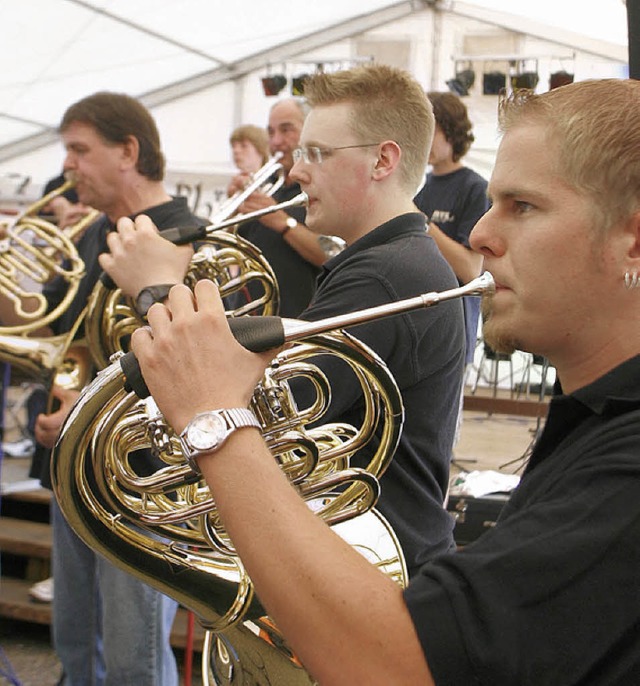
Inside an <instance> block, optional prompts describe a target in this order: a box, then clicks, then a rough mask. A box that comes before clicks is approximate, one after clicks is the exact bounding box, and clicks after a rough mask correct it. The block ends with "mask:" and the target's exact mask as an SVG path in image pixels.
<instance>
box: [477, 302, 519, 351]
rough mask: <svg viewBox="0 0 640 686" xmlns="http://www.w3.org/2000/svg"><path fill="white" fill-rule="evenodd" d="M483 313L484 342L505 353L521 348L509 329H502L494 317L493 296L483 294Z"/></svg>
mask: <svg viewBox="0 0 640 686" xmlns="http://www.w3.org/2000/svg"><path fill="white" fill-rule="evenodd" d="M481 313H482V338H483V339H484V342H485V343H486V344H487V345H488V346H489V347H490V348H491V349H492V350H494V351H495V352H497V353H502V354H504V355H513V353H514V352H515V351H516V350H518V349H519V347H518V343H517V341H516V339H515V337H514V335H513V334H512V333H511V332H509V331H503V330H501V329H500V324H499V322H496V320H495V318H494V317H493V296H492V295H486V296H483V298H482V302H481Z"/></svg>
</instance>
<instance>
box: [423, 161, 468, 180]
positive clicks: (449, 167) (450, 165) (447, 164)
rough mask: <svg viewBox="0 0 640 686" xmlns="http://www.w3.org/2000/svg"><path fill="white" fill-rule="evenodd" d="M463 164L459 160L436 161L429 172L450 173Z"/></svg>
mask: <svg viewBox="0 0 640 686" xmlns="http://www.w3.org/2000/svg"><path fill="white" fill-rule="evenodd" d="M462 167H464V164H462V162H461V161H460V160H458V161H457V162H453V161H452V160H445V161H444V162H438V163H436V164H434V165H433V166H432V168H431V173H432V174H433V175H434V176H444V175H445V174H451V173H452V172H454V171H458V169H462Z"/></svg>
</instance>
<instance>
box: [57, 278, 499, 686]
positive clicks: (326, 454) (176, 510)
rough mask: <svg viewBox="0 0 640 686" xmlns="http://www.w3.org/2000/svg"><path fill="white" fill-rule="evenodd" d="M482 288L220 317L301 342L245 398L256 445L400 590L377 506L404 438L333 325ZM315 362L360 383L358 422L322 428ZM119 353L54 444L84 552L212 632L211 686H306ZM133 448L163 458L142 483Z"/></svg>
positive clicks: (365, 357)
mask: <svg viewBox="0 0 640 686" xmlns="http://www.w3.org/2000/svg"><path fill="white" fill-rule="evenodd" d="M492 289H493V279H492V277H491V275H490V274H488V273H485V274H484V275H483V276H482V277H480V278H478V279H476V280H474V281H472V282H470V283H469V284H467V285H466V286H462V287H460V288H455V289H451V290H449V291H444V292H441V293H427V294H425V295H421V296H418V297H416V298H410V299H407V300H403V301H400V302H397V303H389V304H387V305H381V306H379V307H373V308H369V309H367V310H363V311H361V312H354V313H350V314H346V315H341V316H338V317H332V318H329V319H326V320H321V321H317V322H298V321H294V320H281V319H279V318H277V317H268V318H260V317H242V318H236V319H230V320H229V323H230V326H231V328H232V330H233V332H234V335H235V336H236V338H237V339H238V340H239V341H240V342H241V343H242V344H243V345H245V347H248V348H250V349H253V350H265V349H269V348H272V347H274V346H279V345H281V344H282V343H285V342H292V341H297V343H296V344H295V345H292V346H291V347H289V348H288V349H287V350H284V351H283V352H281V353H280V354H279V355H278V356H277V357H276V358H275V360H274V362H273V363H272V365H271V366H270V367H269V368H268V369H267V371H266V373H265V375H264V377H263V379H262V381H261V382H260V384H259V385H258V387H257V388H256V390H255V393H254V396H253V399H252V402H251V407H252V409H253V410H254V412H255V413H256V416H257V417H258V418H259V420H260V423H261V425H262V427H263V436H264V438H265V441H266V442H267V445H268V446H269V448H270V450H271V452H272V454H273V456H274V459H276V460H277V461H278V463H279V465H280V467H281V468H282V470H283V471H284V472H285V474H286V475H287V477H288V478H289V479H290V481H291V482H292V483H293V484H294V485H295V486H296V489H297V490H298V492H299V493H300V495H301V496H302V497H303V498H304V499H305V500H306V501H307V502H308V503H309V506H310V507H311V508H312V509H313V510H314V512H315V513H316V514H317V515H318V516H320V517H322V518H323V519H324V520H325V521H326V522H327V523H328V524H329V525H330V526H332V527H335V528H336V530H337V531H338V533H339V534H340V535H342V536H343V537H344V538H345V539H346V540H347V541H348V542H349V543H350V544H351V545H353V546H354V547H356V548H357V549H358V550H360V551H361V552H362V553H363V554H364V555H365V556H366V557H367V558H368V559H369V560H370V561H371V562H372V563H373V564H375V565H377V566H378V567H379V568H380V569H381V570H382V571H383V573H385V574H387V575H389V576H390V577H391V578H393V579H395V580H396V581H397V582H398V583H399V584H400V585H405V584H406V582H407V573H406V567H405V563H404V558H403V555H402V551H401V549H400V546H399V544H398V541H397V538H396V536H395V534H394V532H393V530H392V529H391V528H390V526H389V525H388V523H387V522H386V520H385V519H384V518H383V517H382V516H381V515H380V514H379V513H378V512H377V511H376V510H375V509H373V506H374V505H375V502H376V499H377V495H378V488H379V486H378V478H379V477H380V476H381V474H382V473H383V472H384V470H385V469H386V467H387V466H388V464H389V461H390V460H391V458H392V456H393V453H394V451H395V447H396V445H397V442H398V440H399V437H400V432H401V425H402V420H403V408H402V401H401V398H400V394H399V391H398V388H397V385H396V384H395V381H394V379H393V377H392V376H391V374H390V373H389V371H388V369H387V367H386V365H385V364H384V363H383V362H382V361H381V360H380V358H378V356H377V355H376V354H375V353H373V352H372V351H371V350H370V349H369V348H367V346H365V345H363V344H362V343H360V342H359V341H357V339H355V338H354V337H353V336H351V335H349V334H347V333H344V332H341V331H335V329H339V328H341V327H346V326H355V325H357V324H359V323H363V322H366V321H371V320H373V319H377V318H381V317H386V316H390V315H394V314H400V313H402V312H408V311H410V310H414V309H418V308H424V307H430V306H433V305H437V304H438V303H440V302H444V301H446V300H450V299H453V298H458V297H461V296H463V295H480V294H483V293H489V292H491V291H492ZM328 331H334V332H333V333H330V334H329V333H327V332H328ZM322 355H335V356H336V357H337V358H339V359H340V360H341V361H342V362H344V363H345V364H348V365H349V369H350V373H353V374H354V375H355V376H356V378H357V379H358V381H359V382H360V384H361V388H362V393H363V400H364V406H365V410H364V418H363V422H362V426H361V427H360V428H357V427H354V426H351V425H347V424H344V423H333V424H325V425H318V424H319V422H320V421H321V420H322V416H323V413H324V411H325V410H326V408H327V407H328V406H329V404H330V402H331V388H330V386H329V382H328V379H327V377H326V376H325V375H324V374H323V373H322V372H321V371H320V369H319V368H318V367H317V366H316V365H315V364H314V361H315V360H317V359H318V357H319V356H322ZM116 358H117V359H115V360H114V361H113V362H112V363H111V365H110V366H108V367H107V368H106V369H104V370H103V371H102V372H100V373H99V374H98V376H97V377H96V379H95V380H94V381H93V382H92V383H91V384H90V385H89V386H87V387H86V388H85V390H84V391H83V392H82V394H81V395H80V398H79V400H78V402H77V403H76V405H75V406H74V408H73V409H72V411H71V413H70V415H69V417H68V418H67V420H66V422H65V424H64V426H63V428H62V431H61V434H60V437H59V440H58V443H57V446H56V448H55V450H54V455H53V463H52V480H53V487H54V491H55V494H56V498H57V500H58V502H59V504H60V507H61V509H62V511H63V513H64V515H65V517H66V518H67V520H68V521H69V523H70V525H71V526H72V527H73V528H74V530H75V531H76V533H77V534H78V535H79V536H80V537H81V538H82V539H83V540H84V541H85V542H86V543H87V544H88V545H89V546H91V547H92V548H94V549H95V550H97V551H98V552H100V553H101V554H103V555H104V556H106V557H107V558H108V559H109V560H111V561H112V562H113V563H114V564H116V565H118V566H120V567H121V568H123V569H125V570H127V571H128V572H130V573H132V574H134V575H135V576H137V577H138V578H140V579H142V580H143V581H145V582H146V583H149V584H150V585H152V586H154V587H155V588H157V589H159V590H160V591H162V592H164V593H167V594H168V595H170V596H172V597H174V598H175V599H176V600H178V601H179V602H180V603H181V604H182V605H184V606H185V607H187V608H189V609H191V610H193V611H194V613H195V614H196V615H197V616H198V618H199V619H200V621H201V623H202V624H203V626H204V627H205V628H206V629H207V630H208V633H207V640H206V646H205V651H204V653H203V660H204V661H205V664H204V668H203V672H204V673H205V674H207V675H208V676H210V677H211V678H212V679H216V683H239V684H240V683H242V684H245V683H246V684H253V683H287V684H310V683H312V682H311V680H310V677H309V675H308V674H307V673H306V672H305V671H304V669H303V668H302V667H301V666H300V664H299V663H298V662H297V660H296V659H295V656H294V655H292V654H291V652H290V651H289V649H288V648H287V645H286V643H285V642H284V640H283V638H282V636H281V635H280V634H279V632H278V629H277V627H275V626H274V625H273V623H272V622H271V621H270V620H269V618H268V617H266V616H265V614H264V610H263V608H262V607H261V605H260V602H259V600H258V599H257V598H256V597H255V595H254V592H253V586H252V583H251V580H250V579H249V577H248V576H247V574H246V572H245V571H244V567H243V565H242V561H241V560H240V559H239V558H238V556H237V555H236V553H235V550H234V548H233V545H232V543H231V541H230V540H229V537H228V536H227V534H226V532H225V530H224V528H223V527H222V524H221V522H220V520H219V517H218V514H217V510H216V506H215V503H214V501H213V500H212V498H211V495H210V493H209V490H208V488H207V487H206V485H205V484H204V482H202V481H199V477H198V476H197V475H196V474H195V473H194V472H193V471H191V469H190V468H189V467H188V466H187V465H186V464H185V463H184V459H183V457H182V455H181V453H180V448H179V444H178V442H177V440H176V438H175V435H174V434H173V433H172V431H171V430H170V428H169V427H168V426H167V425H166V424H165V423H164V421H163V418H162V416H161V415H160V413H159V412H158V410H157V407H156V405H155V403H154V402H153V399H152V398H148V397H145V396H146V395H147V394H148V392H147V391H146V387H145V385H144V381H143V380H142V379H141V378H140V377H139V373H138V372H139V369H138V368H137V363H136V361H135V358H134V357H133V355H132V354H131V353H128V354H127V355H124V356H122V355H118V356H116ZM298 377H302V378H303V379H305V380H306V382H309V383H311V384H313V386H314V387H315V389H316V392H317V398H316V401H315V402H313V403H312V404H311V406H310V407H304V408H299V407H298V406H297V404H296V401H295V399H294V398H293V395H292V393H291V390H290V383H291V382H292V380H293V379H295V378H298ZM133 391H135V393H134V392H133ZM374 433H375V434H376V435H377V437H378V438H379V439H380V445H379V447H378V449H377V450H376V452H375V453H374V455H373V457H372V458H371V461H370V463H369V464H368V465H367V467H366V468H365V469H357V468H354V467H351V465H350V459H351V457H352V455H353V454H354V453H355V452H357V451H358V450H359V449H360V448H361V447H362V446H363V445H365V444H366V443H367V442H368V440H369V439H370V437H371V436H372V435H373V434H374ZM142 447H152V449H153V450H154V451H155V452H156V454H158V455H159V456H160V457H161V459H162V460H163V462H164V463H165V466H164V467H163V468H162V469H160V470H159V471H157V472H156V473H155V474H153V475H151V476H146V477H145V476H140V475H138V474H136V472H135V470H134V469H133V467H132V465H131V463H130V462H129V455H130V453H131V452H132V451H134V450H136V449H139V448H142ZM256 675H259V676H260V678H261V679H262V680H258V679H257V678H256ZM252 679H254V680H252ZM269 679H270V680H269ZM225 680H226V681H225ZM207 683H209V682H208V681H207Z"/></svg>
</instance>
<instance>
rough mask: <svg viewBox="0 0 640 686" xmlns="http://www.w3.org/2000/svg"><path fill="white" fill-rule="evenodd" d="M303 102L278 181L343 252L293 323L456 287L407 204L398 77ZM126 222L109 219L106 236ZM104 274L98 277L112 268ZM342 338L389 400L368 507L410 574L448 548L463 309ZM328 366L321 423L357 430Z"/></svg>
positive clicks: (421, 112) (337, 363)
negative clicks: (395, 406)
mask: <svg viewBox="0 0 640 686" xmlns="http://www.w3.org/2000/svg"><path fill="white" fill-rule="evenodd" d="M305 95H306V97H307V98H308V101H309V103H310V105H311V106H312V110H311V112H310V113H309V115H308V116H307V118H306V120H305V123H304V126H303V128H302V132H301V136H300V143H301V146H300V147H298V148H296V149H294V150H292V162H294V163H293V166H292V168H291V171H290V173H289V178H290V179H291V181H292V182H295V183H298V184H300V187H301V188H302V190H303V191H305V192H306V193H307V194H308V196H309V205H308V209H307V215H306V220H305V221H306V225H307V226H308V227H309V229H310V230H311V231H313V232H314V234H324V235H330V236H337V237H338V238H340V239H342V240H343V241H344V242H345V243H346V248H345V249H344V250H343V251H342V252H340V253H338V255H336V256H335V257H332V258H331V259H329V260H328V261H327V262H325V264H324V265H323V267H322V272H321V274H320V276H319V277H318V282H317V284H318V285H317V290H316V293H315V295H314V296H313V298H312V300H311V303H310V304H309V306H308V307H307V308H306V309H305V310H304V311H303V312H302V314H301V318H302V319H306V320H311V321H313V320H318V319H322V318H325V317H330V316H334V315H337V314H342V313H346V312H352V311H356V310H360V309H363V308H365V307H372V306H375V305H381V304H385V303H389V302H395V301H397V300H401V299H404V298H408V297H412V296H416V295H419V294H422V293H426V292H431V291H443V290H447V289H450V288H455V287H456V286H457V285H458V283H457V280H456V277H455V275H454V273H453V271H452V269H451V267H450V266H449V265H448V263H447V262H446V261H445V259H444V258H443V257H442V255H441V253H440V251H439V249H438V247H437V245H436V243H435V241H434V240H433V238H431V237H430V236H429V235H428V233H427V232H426V225H425V217H424V215H423V214H422V213H420V212H419V211H418V209H417V208H416V206H415V205H414V204H413V197H414V195H415V192H416V189H417V188H418V186H419V184H420V182H421V181H422V176H423V174H424V170H425V168H426V164H427V154H428V150H429V148H430V145H431V139H432V137H433V132H434V127H435V123H434V117H433V112H432V108H431V104H430V103H429V100H428V99H427V97H426V95H425V93H424V91H423V89H422V88H421V87H420V85H419V84H418V83H417V82H416V81H415V80H414V79H413V78H412V77H411V76H410V75H409V74H407V73H406V72H403V71H400V70H396V69H392V68H390V67H386V66H382V65H368V66H366V67H360V68H356V69H353V70H349V71H346V72H339V73H333V74H330V75H329V74H326V75H316V76H314V77H313V78H312V79H311V81H310V82H309V84H308V86H307V87H306V90H305ZM126 223H127V222H126V220H121V223H119V225H118V230H119V231H121V230H123V229H124V228H125V224H126ZM139 228H140V227H139ZM132 233H133V234H137V235H138V237H139V238H140V239H142V238H143V236H142V233H141V232H140V231H138V232H132ZM129 248H130V249H129V250H128V251H127V254H130V253H131V252H132V249H133V246H132V245H130V246H129ZM118 259H122V256H121V257H120V258H118ZM103 264H104V267H105V270H106V271H107V272H109V273H111V269H112V267H111V265H110V264H108V263H107V261H105V262H104V263H103ZM351 332H352V333H353V335H354V336H356V337H357V338H358V339H360V340H361V341H362V342H364V343H365V344H367V345H368V346H370V347H371V348H372V349H373V350H374V351H375V352H376V353H377V354H378V355H379V356H380V357H381V358H382V359H383V360H384V362H386V364H387V366H388V367H389V369H390V371H391V373H392V374H393V376H394V378H395V380H396V382H397V383H398V386H399V388H400V391H401V393H402V400H403V403H404V410H405V420H404V426H403V431H402V436H401V438H400V442H399V445H398V448H397V450H396V453H395V456H394V458H393V460H392V461H391V464H390V466H389V467H388V469H387V470H386V472H385V473H384V475H383V476H382V479H381V496H380V499H379V501H378V504H377V507H378V509H379V510H380V511H381V512H382V514H383V515H385V517H386V518H387V519H388V520H389V522H390V524H391V526H392V528H393V530H394V532H395V533H396V535H397V537H398V539H399V541H400V544H401V546H402V550H403V553H404V555H405V559H406V563H407V568H408V571H409V574H410V575H411V574H414V573H415V572H416V571H417V570H418V569H419V567H420V565H421V563H422V562H424V561H425V560H426V559H427V558H430V557H431V556H433V555H435V554H436V553H439V552H444V551H448V550H450V549H452V548H453V547H454V541H453V520H452V518H451V517H450V515H449V514H448V513H447V512H446V510H445V508H444V507H443V502H444V498H445V494H446V492H447V487H448V480H449V465H450V461H451V452H452V445H453V437H454V432H455V426H456V420H457V415H458V406H459V397H460V389H461V384H462V371H463V362H464V348H465V341H464V318H463V312H462V304H461V303H460V301H459V300H452V301H449V302H446V303H442V304H440V305H439V306H438V307H435V308H428V309H426V310H421V311H418V312H413V313H407V314H403V315H398V316H395V317H391V318H389V319H387V320H384V321H377V322H372V323H369V324H363V325H359V326H357V327H354V328H353V329H352V330H351ZM327 358H328V356H324V357H322V358H318V360H317V366H318V367H320V368H321V369H322V371H324V372H325V374H326V375H327V377H328V379H329V381H330V384H331V388H332V401H331V404H330V406H329V408H328V410H327V412H326V413H325V414H324V415H323V416H322V421H323V423H325V422H326V423H329V422H347V423H350V424H353V425H355V426H360V425H361V424H362V421H361V419H362V415H363V413H364V401H365V399H364V398H363V396H362V390H361V386H360V384H359V383H358V382H357V380H356V379H355V378H354V376H353V375H351V374H345V373H344V372H345V367H344V365H343V364H342V361H341V360H337V359H332V360H329V359H327ZM314 364H316V361H315V360H314ZM292 389H293V392H294V395H295V397H296V401H297V403H298V406H299V407H308V406H310V405H311V404H312V402H313V401H314V399H315V389H312V388H311V385H310V384H292ZM312 394H313V395H312ZM376 443H377V439H376V440H372V441H370V443H369V444H368V445H366V446H365V447H364V448H363V449H362V450H360V451H359V452H358V454H357V455H356V456H355V458H354V459H353V460H352V464H353V465H355V466H364V465H367V464H368V463H369V461H370V457H371V455H372V453H373V451H374V450H375V448H376V445H375V444H376Z"/></svg>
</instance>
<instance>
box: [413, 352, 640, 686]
mask: <svg viewBox="0 0 640 686" xmlns="http://www.w3.org/2000/svg"><path fill="white" fill-rule="evenodd" d="M639 389H640V356H636V357H635V358H632V359H630V360H628V361H627V362H625V363H623V364H621V365H620V366H619V367H618V368H616V369H614V370H612V371H611V372H609V373H608V374H606V375H605V376H603V377H602V378H600V379H598V380H597V381H595V382H594V383H592V384H590V385H589V386H586V387H584V388H582V389H579V390H577V391H576V392H574V393H572V394H571V395H568V396H558V397H555V398H553V399H552V401H551V406H550V409H549V416H548V419H547V422H546V425H545V428H544V431H543V433H542V435H541V437H540V439H539V440H538V442H537V444H536V446H535V447H534V450H533V454H532V456H531V459H530V461H529V464H528V466H527V469H526V471H525V473H524V475H523V478H522V480H521V483H520V485H519V486H518V488H517V489H516V490H515V491H514V493H513V495H512V496H511V498H510V499H509V502H508V503H507V505H506V506H505V508H504V510H503V511H502V513H501V516H500V520H499V521H498V523H497V524H496V526H495V527H494V528H493V529H490V530H487V532H486V533H484V534H483V535H482V536H481V537H480V538H479V539H478V540H477V541H475V542H474V543H473V544H471V545H468V546H466V547H465V548H463V549H462V550H461V551H460V552H457V553H453V554H449V555H444V556H441V557H438V558H437V559H435V560H433V561H432V562H430V563H428V564H426V565H425V566H424V567H423V568H422V569H421V570H420V573H419V574H418V575H417V576H416V577H415V578H414V579H413V581H412V583H411V584H410V585H409V588H408V589H407V590H406V591H405V598H406V602H407V605H408V608H409V611H410V613H411V616H412V618H413V621H414V624H415V626H416V630H417V632H418V636H419V638H420V641H421V643H422V647H423V650H424V652H425V655H426V657H427V661H428V663H429V666H430V668H431V671H432V673H433V676H434V679H435V682H436V683H437V684H479V685H482V686H503V685H504V686H507V685H508V686H512V685H513V684H518V686H529V685H530V686H569V685H576V686H577V685H578V684H580V685H584V686H587V685H588V686H595V685H597V686H604V685H605V684H606V685H607V686H614V685H615V686H628V685H629V684H638V683H640V584H639V583H638V569H640V497H639V496H640V459H639V458H640V429H639V427H640V390H639Z"/></svg>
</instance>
